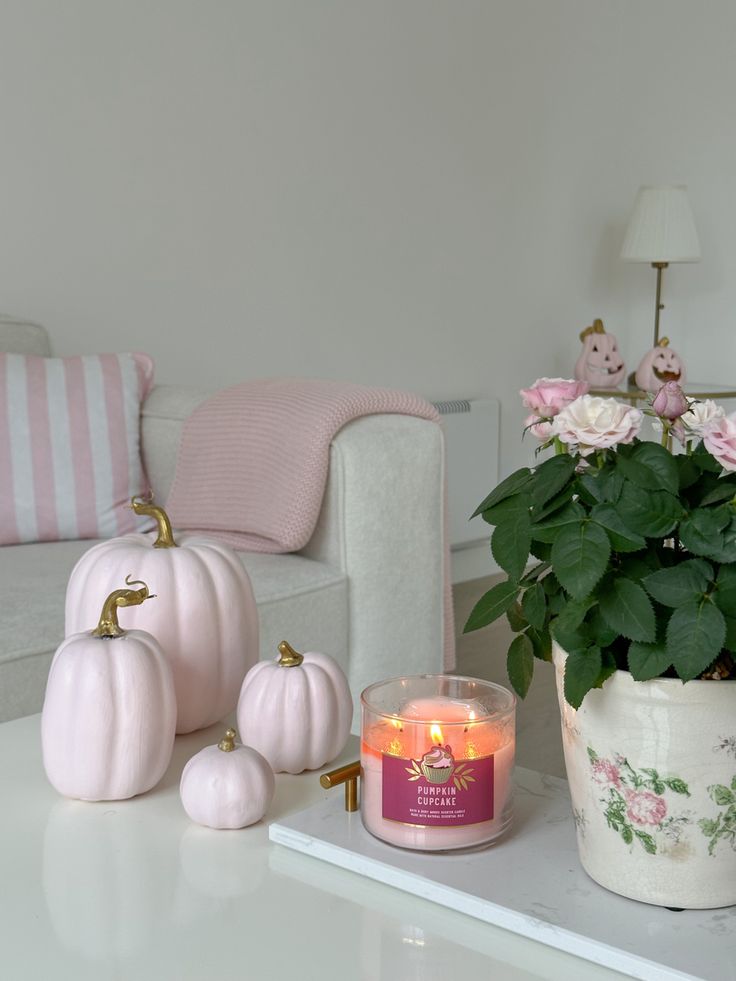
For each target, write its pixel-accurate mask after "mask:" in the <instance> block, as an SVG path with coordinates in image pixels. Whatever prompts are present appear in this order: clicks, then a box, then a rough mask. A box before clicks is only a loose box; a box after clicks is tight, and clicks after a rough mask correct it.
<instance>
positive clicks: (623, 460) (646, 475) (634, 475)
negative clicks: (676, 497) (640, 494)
mask: <svg viewBox="0 0 736 981" xmlns="http://www.w3.org/2000/svg"><path fill="white" fill-rule="evenodd" d="M618 469H619V471H620V472H621V474H622V475H623V476H624V477H625V478H626V479H627V480H630V481H631V483H632V484H636V486H637V487H643V488H644V489H645V490H669V487H664V486H663V485H662V481H661V480H660V478H659V474H657V473H656V472H655V471H654V470H652V469H651V468H650V467H647V466H645V465H644V464H643V463H639V462H638V461H637V460H635V459H634V458H633V457H632V458H627V457H623V456H619V458H618Z"/></svg>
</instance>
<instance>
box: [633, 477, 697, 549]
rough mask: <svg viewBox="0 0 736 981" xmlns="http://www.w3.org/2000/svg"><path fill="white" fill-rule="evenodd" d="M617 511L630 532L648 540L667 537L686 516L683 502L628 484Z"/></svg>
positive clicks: (670, 495) (662, 492)
mask: <svg viewBox="0 0 736 981" xmlns="http://www.w3.org/2000/svg"><path fill="white" fill-rule="evenodd" d="M616 510H617V511H618V513H619V515H620V516H621V519H622V521H623V523H624V524H625V525H626V527H627V528H630V529H631V531H633V532H636V533H637V534H639V535H644V536H645V537H646V538H662V537H664V536H665V535H668V534H669V533H670V532H671V531H673V530H674V529H675V527H676V526H677V522H678V521H679V520H680V519H681V518H682V516H683V514H684V511H683V509H682V506H681V505H680V502H679V501H678V500H677V498H676V497H673V496H672V494H669V493H668V492H667V491H662V490H644V489H643V488H642V487H636V486H635V485H634V484H632V483H630V482H628V481H627V482H626V483H625V484H624V489H623V490H622V491H621V497H620V498H619V500H618V502H617V504H616Z"/></svg>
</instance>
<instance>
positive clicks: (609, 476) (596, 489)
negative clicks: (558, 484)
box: [578, 467, 624, 504]
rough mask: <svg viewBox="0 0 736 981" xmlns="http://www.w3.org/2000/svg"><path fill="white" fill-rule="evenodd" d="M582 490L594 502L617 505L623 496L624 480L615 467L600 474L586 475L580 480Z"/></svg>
mask: <svg viewBox="0 0 736 981" xmlns="http://www.w3.org/2000/svg"><path fill="white" fill-rule="evenodd" d="M578 483H579V484H580V487H581V489H582V490H584V491H587V493H588V495H589V496H590V498H591V500H592V501H598V503H600V504H603V503H609V504H615V503H616V501H617V500H618V499H619V497H620V496H621V490H622V489H623V486H624V478H623V476H622V475H621V474H620V473H617V472H616V471H615V470H614V469H613V467H611V468H606V469H604V470H600V471H599V472H598V473H586V474H583V475H582V476H581V477H579V478H578Z"/></svg>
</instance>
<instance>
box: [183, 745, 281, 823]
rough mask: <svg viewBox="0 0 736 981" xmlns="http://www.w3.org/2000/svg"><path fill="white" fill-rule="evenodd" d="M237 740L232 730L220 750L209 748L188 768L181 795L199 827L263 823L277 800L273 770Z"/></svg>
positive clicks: (191, 816)
mask: <svg viewBox="0 0 736 981" xmlns="http://www.w3.org/2000/svg"><path fill="white" fill-rule="evenodd" d="M235 738H236V732H235V730H234V729H228V730H227V732H226V733H225V736H224V738H223V739H221V740H220V742H219V743H218V744H217V745H216V746H206V747H205V748H204V749H203V750H201V751H200V752H199V753H197V755H196V756H193V757H192V758H191V759H190V760H189V762H188V763H187V765H186V766H185V767H184V771H183V772H182V775H181V783H180V784H179V795H180V797H181V802H182V805H183V807H184V810H185V811H186V812H187V814H188V815H189V817H190V818H191V819H192V821H196V822H197V824H203V825H205V826H206V827H208V828H217V829H233V828H245V827H247V826H248V825H249V824H255V822H256V821H260V820H261V818H262V817H263V816H264V814H265V813H266V811H267V810H268V808H269V805H270V803H271V801H272V800H273V794H274V789H275V786H276V782H275V780H274V775H273V770H272V769H271V767H270V766H269V765H268V763H267V761H266V760H265V759H264V758H263V757H262V756H261V754H260V753H258V752H256V750H254V749H251V747H250V746H238V745H236V743H235Z"/></svg>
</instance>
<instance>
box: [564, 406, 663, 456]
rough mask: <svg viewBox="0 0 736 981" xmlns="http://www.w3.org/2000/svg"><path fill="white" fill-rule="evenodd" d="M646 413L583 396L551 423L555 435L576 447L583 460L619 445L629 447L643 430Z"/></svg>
mask: <svg viewBox="0 0 736 981" xmlns="http://www.w3.org/2000/svg"><path fill="white" fill-rule="evenodd" d="M642 418H643V413H642V411H641V409H635V408H634V407H633V406H631V405H623V404H622V403H621V402H617V401H616V399H602V398H599V397H598V396H595V395H581V396H580V398H579V399H575V401H574V402H571V403H570V405H568V406H566V407H565V408H564V409H561V410H560V411H559V412H558V413H557V415H556V416H555V418H554V422H553V423H552V432H553V435H555V436H558V437H559V439H560V440H561V442H563V443H567V444H568V445H571V446H574V445H577V446H578V447H579V449H580V453H581V455H582V456H588V455H589V454H590V453H593V452H594V451H595V450H605V449H608V448H609V447H611V446H617V445H618V444H619V443H630V442H631V441H632V440H633V439H634V437H635V436H636V435H638V433H639V430H640V428H641V421H642Z"/></svg>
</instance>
